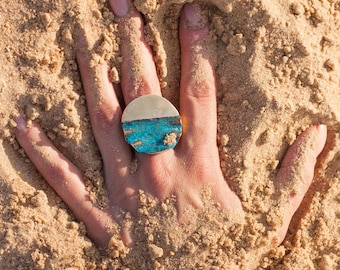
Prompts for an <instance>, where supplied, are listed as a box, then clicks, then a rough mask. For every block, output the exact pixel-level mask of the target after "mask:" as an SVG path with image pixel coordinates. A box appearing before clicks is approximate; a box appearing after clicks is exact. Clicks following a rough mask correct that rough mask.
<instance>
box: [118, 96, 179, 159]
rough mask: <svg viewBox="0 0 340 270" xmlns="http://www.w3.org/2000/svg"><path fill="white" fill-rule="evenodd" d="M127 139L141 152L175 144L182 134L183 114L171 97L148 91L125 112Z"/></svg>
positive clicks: (161, 148)
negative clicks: (181, 114)
mask: <svg viewBox="0 0 340 270" xmlns="http://www.w3.org/2000/svg"><path fill="white" fill-rule="evenodd" d="M122 128H123V132H124V136H125V140H126V141H127V142H128V143H129V144H130V145H131V146H132V147H133V148H134V149H135V150H136V151H137V152H139V153H144V154H155V153H159V152H162V151H164V150H168V149H171V148H174V147H175V146H176V144H177V143H178V141H179V139H180V137H181V135H182V122H181V117H180V115H179V113H178V111H177V109H176V108H175V106H173V105H172V104H171V103H170V102H169V101H168V100H167V99H165V98H163V97H161V96H158V95H144V96H141V97H139V98H136V99H134V100H133V101H131V102H130V103H129V105H128V106H127V107H126V108H125V110H124V112H123V115H122Z"/></svg>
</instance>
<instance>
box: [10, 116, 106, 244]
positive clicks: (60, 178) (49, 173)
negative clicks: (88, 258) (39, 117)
mask: <svg viewBox="0 0 340 270" xmlns="http://www.w3.org/2000/svg"><path fill="white" fill-rule="evenodd" d="M16 122H17V129H16V134H15V135H16V138H17V140H18V142H19V144H20V145H21V146H22V147H23V149H24V150H25V152H26V154H27V155H28V157H29V158H30V160H31V161H32V162H33V164H34V165H35V166H36V168H37V169H38V171H39V172H40V173H41V174H42V176H43V177H44V178H45V179H46V181H47V182H48V183H49V184H50V186H51V187H52V188H53V189H54V190H55V191H56V192H57V193H58V195H59V196H60V197H61V198H62V199H63V201H64V202H65V203H66V204H67V205H68V206H69V207H70V208H71V210H72V211H73V213H74V214H75V215H76V217H77V218H78V219H79V220H81V221H83V222H84V223H85V225H86V227H87V232H88V234H89V236H90V237H91V238H92V239H93V240H94V241H96V242H97V243H99V244H107V242H108V241H109V237H110V235H109V234H108V232H107V231H106V230H105V228H106V225H107V224H106V223H107V222H109V221H110V216H109V214H107V213H106V212H105V211H103V210H101V209H99V208H98V207H96V206H95V205H94V204H93V203H92V201H91V199H90V196H89V193H88V191H87V190H86V187H85V184H84V182H83V180H82V173H81V172H80V171H79V169H78V168H77V167H75V166H74V165H73V164H72V163H71V162H70V161H69V160H68V159H67V158H66V157H65V156H64V155H63V154H61V153H60V152H59V151H58V150H57V148H56V147H55V146H54V145H53V144H52V142H51V141H50V140H49V139H48V137H47V136H46V135H45V133H44V132H43V130H42V129H41V128H40V126H39V125H38V124H36V123H33V124H32V126H31V127H27V124H26V122H25V120H24V118H23V116H19V117H18V118H17V119H16Z"/></svg>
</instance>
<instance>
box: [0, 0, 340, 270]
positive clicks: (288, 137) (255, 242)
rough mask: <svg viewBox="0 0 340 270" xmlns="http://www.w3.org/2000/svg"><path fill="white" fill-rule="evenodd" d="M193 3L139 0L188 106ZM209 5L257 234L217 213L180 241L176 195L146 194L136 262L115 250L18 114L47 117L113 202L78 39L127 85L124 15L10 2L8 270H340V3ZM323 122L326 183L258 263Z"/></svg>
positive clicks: (226, 126) (317, 181)
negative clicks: (121, 39) (182, 82)
mask: <svg viewBox="0 0 340 270" xmlns="http://www.w3.org/2000/svg"><path fill="white" fill-rule="evenodd" d="M185 2H186V1H185V0H168V1H164V0H143V1H142V0H136V1H135V5H136V7H137V8H138V9H139V10H140V11H141V12H142V13H143V15H144V19H145V23H146V27H145V32H146V35H147V39H148V41H149V42H150V44H151V45H152V49H153V52H154V55H155V60H156V63H157V69H158V72H159V78H160V81H161V86H162V92H163V95H164V96H165V97H166V98H168V99H169V100H171V101H172V102H173V103H174V104H175V105H178V104H179V103H178V98H179V95H178V94H179V93H178V91H179V90H178V89H179V78H180V54H179V42H178V18H179V15H180V11H181V9H182V6H183V4H184V3H185ZM197 2H198V3H200V4H201V5H202V7H203V10H204V12H206V14H207V16H208V17H209V22H210V28H211V41H212V42H210V43H211V46H212V47H211V51H213V52H214V54H215V55H214V56H215V61H216V75H217V86H218V91H217V101H218V112H217V113H218V144H219V149H220V157H221V166H222V169H223V172H224V173H225V177H226V179H228V183H230V186H231V188H232V189H233V190H235V191H236V193H237V194H238V195H239V196H240V198H241V200H242V202H243V207H244V209H245V210H246V212H247V216H248V221H249V224H252V226H250V227H249V228H248V229H243V231H239V229H238V228H237V226H234V227H233V226H227V227H226V226H224V225H223V224H224V223H223V222H224V221H223V219H221V218H220V217H217V216H216V215H215V214H216V213H215V214H214V211H213V210H211V213H209V214H204V215H202V216H200V217H199V219H198V220H199V221H198V224H202V223H203V224H210V225H206V227H205V228H203V227H202V229H200V230H196V231H195V234H190V235H189V236H187V238H185V242H184V243H180V242H178V243H177V242H175V241H173V242H172V244H169V243H167V242H166V241H165V240H166V239H170V238H171V237H170V236H171V233H173V234H175V233H176V228H168V233H166V232H164V230H165V227H166V226H167V225H169V224H170V223H167V222H163V221H164V220H167V221H171V220H172V219H173V215H172V214H173V213H172V210H171V201H169V202H168V204H169V207H168V204H164V205H163V207H162V209H163V211H165V212H166V213H161V214H160V213H159V211H158V210H159V209H158V208H157V207H155V205H154V204H153V203H152V202H150V201H149V200H148V199H146V198H142V201H143V202H144V204H143V209H144V210H145V211H141V213H142V214H141V220H142V222H141V223H140V225H141V226H139V227H138V226H137V227H136V230H137V231H138V232H139V233H141V234H142V235H143V234H144V239H145V241H144V242H143V241H141V243H140V245H139V250H138V252H139V253H138V254H139V255H138V254H137V253H136V252H135V254H134V255H133V256H134V257H133V256H132V255H131V256H130V255H127V254H125V252H126V250H125V249H124V248H123V247H120V249H119V252H118V253H117V252H116V253H115V252H112V251H111V252H107V251H106V250H100V249H98V248H97V247H96V246H95V245H94V244H93V243H91V241H90V240H89V239H88V238H87V237H86V231H85V226H84V225H83V224H81V223H79V222H78V221H77V220H76V219H75V217H74V216H73V214H72V213H71V212H70V210H69V209H68V208H67V206H66V205H65V204H64V203H63V202H62V201H61V199H60V198H59V197H58V196H57V195H56V194H55V193H54V191H53V190H52V189H51V188H50V187H49V186H48V184H46V183H45V181H44V179H43V178H42V177H41V176H40V174H39V173H38V172H37V171H36V169H35V168H34V166H33V164H32V163H31V162H30V161H29V159H28V158H27V156H26V155H25V153H24V151H23V150H22V149H21V148H20V147H19V145H18V143H17V142H16V140H15V137H14V135H13V128H14V126H15V123H14V121H13V120H12V117H13V116H14V115H17V113H18V112H19V111H22V112H24V113H25V115H26V117H27V118H28V119H30V120H36V121H38V122H39V123H40V125H41V126H42V127H43V129H44V130H45V131H46V133H47V134H48V136H49V138H50V139H51V140H53V142H54V143H55V145H56V146H57V147H58V149H60V151H62V152H63V153H64V154H65V155H66V156H67V157H68V158H70V159H71V160H72V161H74V163H75V164H76V165H77V166H78V167H79V168H80V169H81V170H82V171H84V175H85V180H86V184H87V186H88V188H89V190H90V191H91V194H92V196H93V198H94V199H95V200H97V202H98V203H102V202H105V192H104V191H103V181H104V179H103V176H102V175H103V173H102V169H103V168H102V163H101V158H100V153H99V151H98V148H97V145H96V143H95V141H94V137H93V134H92V131H91V124H90V121H89V116H88V112H87V108H86V100H85V96H84V91H83V89H82V85H81V81H80V77H79V73H78V69H77V63H76V61H75V55H74V42H73V35H74V33H75V31H80V30H81V31H84V32H85V33H86V37H87V41H88V43H89V48H90V49H91V50H92V51H93V53H94V55H95V56H96V58H95V59H97V61H108V62H109V63H110V66H111V68H112V70H111V73H110V74H111V80H112V81H113V82H114V83H118V82H119V71H120V68H119V65H120V60H121V58H120V54H119V44H118V39H117V29H116V28H117V27H116V24H115V23H114V16H113V15H112V13H111V11H110V9H109V8H108V3H107V1H105V0H89V1H79V0H69V1H61V0H53V1H51V0H19V1H14V0H7V1H1V2H0V31H1V32H0V36H1V39H0V63H1V65H0V104H1V106H0V115H1V117H0V142H1V144H0V159H1V162H0V269H128V267H129V268H130V269H147V268H149V269H151V268H155V269H171V268H177V269H340V266H339V265H340V247H339V239H340V181H339V180H340V123H339V120H340V1H338V0H323V1H321V0H320V1H319V0H280V1H279V0H252V1H250V0H242V1H231V0H201V1H197ZM318 123H324V124H326V125H327V126H328V138H327V144H326V147H325V149H324V151H323V152H322V154H321V156H320V158H319V160H318V164H317V168H316V174H315V178H314V182H313V184H312V186H311V188H310V190H309V192H308V194H307V196H306V197H305V199H304V201H303V204H302V207H301V208H300V210H299V211H298V213H297V214H296V215H295V217H294V218H293V221H292V223H291V226H290V229H289V232H288V235H287V238H286V240H285V241H284V243H283V244H282V245H281V246H279V247H278V248H276V249H274V250H272V251H270V252H269V253H266V254H263V255H264V256H263V257H255V259H254V258H252V257H251V256H259V255H249V256H248V255H247V254H251V249H252V248H255V247H256V246H260V245H261V239H262V238H261V237H263V235H268V228H269V227H270V223H271V221H270V218H266V217H268V216H270V212H271V206H272V205H271V200H270V198H271V195H272V194H273V179H274V178H275V174H276V172H277V169H278V167H279V166H280V160H282V157H283V156H284V153H285V151H286V150H287V148H288V146H289V145H290V144H291V143H292V142H293V141H294V139H295V138H296V136H297V135H298V134H299V133H300V132H301V131H303V130H304V129H306V128H307V127H308V126H310V125H311V124H318ZM162 209H161V210H162ZM157 211H158V212H157ZM171 213H172V214H171ZM151 217H152V218H151ZM150 220H151V221H150ZM200 222H201V223H200ZM160 223H162V226H163V225H164V226H165V227H164V228H163V227H160ZM150 224H156V225H155V226H154V227H152V226H151V225H150ZM157 224H158V225H157ZM225 224H229V223H228V222H226V223H225ZM196 225H197V224H196ZM197 226H198V225H197ZM200 228H201V227H200ZM162 229H164V230H163V233H162ZM191 229H192V228H191ZM191 229H188V231H190V230H191ZM194 230H195V229H192V231H194ZM192 231H191V232H192ZM167 234H168V235H170V236H167ZM156 236H157V237H158V238H157V237H156ZM156 238H157V239H156ZM172 239H173V238H172ZM240 239H241V240H242V241H243V242H242V241H241V240H240ZM162 241H163V242H162ZM164 241H165V242H164ZM240 241H241V242H242V243H243V244H242V243H241V242H240ZM143 243H144V245H143ZM162 245H163V246H162ZM113 246H114V245H113ZM116 246H117V247H119V242H117V243H116ZM138 256H139V257H138ZM141 258H144V259H145V260H147V262H143V261H142V260H141ZM195 258H196V259H195ZM124 265H125V266H124ZM124 267H126V268H124ZM143 267H145V268H143ZM214 267H215V268H214Z"/></svg>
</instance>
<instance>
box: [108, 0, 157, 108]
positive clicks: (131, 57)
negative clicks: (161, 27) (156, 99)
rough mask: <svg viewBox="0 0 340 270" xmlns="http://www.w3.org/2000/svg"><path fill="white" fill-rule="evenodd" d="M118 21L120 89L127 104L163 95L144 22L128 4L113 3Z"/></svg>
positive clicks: (119, 0) (124, 1) (125, 0)
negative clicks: (121, 59)
mask: <svg viewBox="0 0 340 270" xmlns="http://www.w3.org/2000/svg"><path fill="white" fill-rule="evenodd" d="M110 5H111V7H112V9H113V12H114V13H115V15H116V16H117V17H119V19H118V30H119V36H120V50H121V55H122V58H123V61H122V66H121V69H122V70H121V85H122V90H123V95H124V100H125V103H126V104H128V103H130V102H131V101H132V100H133V99H135V98H136V97H139V96H141V95H145V94H156V95H161V90H160V86H159V80H158V77H157V71H156V67H155V64H154V61H153V57H152V52H151V49H150V46H149V45H148V44H147V42H146V41H145V38H144V27H143V20H142V17H141V15H140V14H139V12H138V11H137V10H136V9H135V8H134V7H133V5H132V4H131V2H130V1H128V0H110Z"/></svg>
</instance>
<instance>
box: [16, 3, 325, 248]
mask: <svg viewBox="0 0 340 270" xmlns="http://www.w3.org/2000/svg"><path fill="white" fill-rule="evenodd" d="M110 4H111V7H112V9H113V11H114V13H115V15H116V17H119V19H118V29H119V35H120V39H121V53H122V59H123V61H122V66H121V88H122V92H123V96H124V101H125V104H128V103H129V102H131V101H132V100H133V99H135V98H137V97H139V96H141V95H145V94H151V93H152V94H156V95H161V90H160V86H159V81H158V77H157V72H156V68H155V64H154V62H153V57H152V53H151V50H150V48H149V46H148V44H147V43H146V41H145V39H144V35H143V22H142V19H141V16H140V14H139V13H138V12H137V11H136V9H135V8H134V7H133V6H132V5H131V3H129V2H126V1H125V0H110ZM208 33H209V28H208V24H207V23H206V20H204V18H202V17H201V15H200V11H199V8H198V7H197V6H194V5H192V4H186V5H185V7H184V9H183V12H182V15H181V19H180V43H181V69H182V75H181V87H180V112H181V115H182V119H183V135H182V138H181V140H180V142H179V144H178V145H177V146H176V148H175V149H173V150H168V151H166V152H162V153H159V154H155V155H143V154H139V153H134V152H133V151H131V148H130V146H129V145H128V144H127V143H126V142H125V140H124V136H123V132H122V128H121V124H120V119H121V114H122V108H121V106H120V104H119V101H118V98H117V95H116V92H115V89H114V87H113V85H112V84H111V83H110V81H109V77H108V67H107V65H106V64H101V65H98V66H95V67H91V66H90V55H89V53H88V52H87V49H86V42H85V41H84V38H83V37H79V38H78V41H77V42H78V43H79V44H77V51H76V57H77V61H78V65H79V70H80V73H81V77H82V82H83V87H84V90H85V94H86V99H87V107H88V110H89V113H90V117H91V123H92V127H93V132H94V135H95V138H96V141H97V144H98V146H99V149H100V152H101V155H102V158H103V163H104V170H105V184H106V188H107V191H108V199H109V206H108V208H107V209H101V208H99V207H97V206H96V205H95V204H94V203H93V202H92V201H91V200H90V196H89V192H88V191H87V190H86V187H85V184H84V181H83V179H82V177H83V174H82V172H81V171H80V170H79V169H78V168H76V167H75V166H74V165H73V164H72V162H71V161H69V160H68V159H67V158H66V157H65V156H64V155H63V154H62V153H61V152H59V151H58V150H57V148H56V147H55V146H54V145H53V144H52V142H51V141H50V140H49V139H48V138H47V136H46V135H45V134H44V132H43V131H42V129H41V128H40V127H39V125H38V124H37V123H33V124H32V125H31V126H27V123H26V122H25V120H24V118H23V117H22V116H19V117H18V118H17V119H16V122H17V130H16V138H17V140H18V141H19V143H20V145H21V146H22V147H23V148H24V150H25V151H26V153H27V155H28V156H29V158H30V159H31V160H32V162H33V163H34V164H35V166H36V167H37V168H38V170H39V171H40V172H41V174H42V175H43V177H44V178H45V179H46V180H47V182H48V183H49V184H50V185H51V186H52V188H53V189H54V190H55V191H56V192H57V193H58V194H59V196H60V197H61V198H62V199H63V200H64V201H65V203H66V204H67V205H68V206H69V207H70V208H71V210H72V211H73V212H74V214H75V215H76V216H77V218H78V219H79V220H81V221H83V222H84V223H85V225H86V228H87V233H88V235H89V237H90V238H92V239H93V240H94V241H95V242H96V243H98V244H101V245H106V244H107V243H108V241H109V240H110V237H111V232H110V230H109V229H108V224H111V222H112V221H115V222H117V223H118V224H120V225H121V226H122V222H123V218H122V215H121V210H124V211H128V212H130V213H132V214H133V215H135V214H136V212H137V209H138V207H139V190H143V191H144V192H145V193H147V194H149V195H151V196H153V197H155V198H158V199H159V200H160V201H163V200H165V199H166V198H168V197H170V196H175V197H176V206H177V210H178V218H179V221H180V222H185V221H186V220H187V219H188V216H187V214H186V209H187V208H188V207H190V206H192V207H194V208H202V207H203V202H202V200H201V196H200V195H201V193H202V190H203V188H205V187H206V186H209V187H210V188H211V194H212V199H213V200H214V201H215V202H216V203H217V205H218V206H219V207H221V208H223V209H225V211H227V212H228V213H233V214H235V215H238V216H239V217H243V216H244V211H243V209H242V204H241V201H240V199H239V198H238V196H237V195H236V194H235V193H234V192H233V191H232V190H231V189H230V188H229V186H228V184H227V182H226V180H225V179H224V177H223V174H222V171H221V169H220V161H219V153H218V148H217V145H216V130H217V116H216V115H217V114H216V96H215V92H216V88H215V74H214V68H213V65H212V62H211V59H210V57H209V54H208V52H207V49H206V47H205V39H206V38H207V36H208ZM325 141H326V127H325V126H323V125H320V126H312V127H310V128H308V129H307V130H306V131H304V132H303V133H302V134H301V135H300V136H299V137H298V138H297V140H296V141H295V142H294V144H293V145H292V146H291V147H290V148H289V149H288V151H287V153H286V156H285V158H284V159H283V161H282V164H281V168H280V170H279V172H278V174H277V179H276V182H275V188H276V195H277V196H276V197H277V198H279V197H280V198H282V196H283V197H284V199H283V200H282V204H283V205H281V206H282V207H283V209H285V213H284V216H283V222H282V224H283V225H282V226H281V227H280V229H278V235H279V237H278V240H277V242H275V243H274V244H273V245H278V244H279V243H280V242H281V241H282V240H283V238H284V236H285V234H286V232H287V228H288V226H289V223H290V220H291V218H292V216H293V214H294V212H295V211H296V210H297V208H298V206H299V205H300V203H301V201H302V199H303V197H304V195H305V193H306V191H307V189H308V187H309V185H310V183H311V181H312V179H313V173H314V166H315V162H316V158H317V156H318V155H319V153H320V152H321V151H322V149H323V147H324V145H325ZM134 160H137V161H138V168H137V170H136V171H135V172H131V171H130V166H131V163H132V162H133V161H134ZM296 186H298V187H299V188H298V189H296ZM122 227H123V226H122ZM123 229H124V228H123ZM122 238H123V240H124V242H125V243H126V244H127V245H129V244H131V241H132V239H131V237H130V236H129V234H127V233H126V231H124V230H123V231H122Z"/></svg>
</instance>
